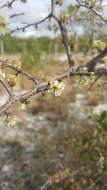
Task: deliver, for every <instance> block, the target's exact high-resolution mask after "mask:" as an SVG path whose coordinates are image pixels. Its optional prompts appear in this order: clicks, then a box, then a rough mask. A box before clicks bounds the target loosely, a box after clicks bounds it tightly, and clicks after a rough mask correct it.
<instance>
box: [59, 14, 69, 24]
mask: <svg viewBox="0 0 107 190" xmlns="http://www.w3.org/2000/svg"><path fill="white" fill-rule="evenodd" d="M59 19H60V21H61V23H62V24H68V19H69V15H68V14H63V15H60V16H59Z"/></svg>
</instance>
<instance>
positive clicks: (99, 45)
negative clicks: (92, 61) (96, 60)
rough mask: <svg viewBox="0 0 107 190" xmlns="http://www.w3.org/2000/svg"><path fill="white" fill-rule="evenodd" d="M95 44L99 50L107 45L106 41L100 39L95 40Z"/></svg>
mask: <svg viewBox="0 0 107 190" xmlns="http://www.w3.org/2000/svg"><path fill="white" fill-rule="evenodd" d="M93 45H94V47H95V48H96V49H97V50H98V51H102V50H103V49H104V48H105V47H106V46H107V44H106V43H105V42H102V41H100V40H95V41H94V42H93Z"/></svg>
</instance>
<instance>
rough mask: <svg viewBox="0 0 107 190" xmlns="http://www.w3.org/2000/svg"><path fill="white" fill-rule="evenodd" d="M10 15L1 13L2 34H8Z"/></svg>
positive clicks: (0, 27) (0, 28)
mask: <svg viewBox="0 0 107 190" xmlns="http://www.w3.org/2000/svg"><path fill="white" fill-rule="evenodd" d="M8 24H9V17H8V16H7V15H3V14H2V15H0V34H6V33H7V32H8V31H9V30H8V27H7V26H8Z"/></svg>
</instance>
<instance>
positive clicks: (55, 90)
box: [49, 80, 65, 96]
mask: <svg viewBox="0 0 107 190" xmlns="http://www.w3.org/2000/svg"><path fill="white" fill-rule="evenodd" d="M64 88H65V84H64V83H63V82H60V81H58V80H53V81H51V82H50V89H49V92H50V93H52V94H54V95H55V96H60V95H61V94H62V91H63V90H64Z"/></svg>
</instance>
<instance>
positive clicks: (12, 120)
mask: <svg viewBox="0 0 107 190" xmlns="http://www.w3.org/2000/svg"><path fill="white" fill-rule="evenodd" d="M5 121H6V123H7V125H8V127H14V126H15V125H16V124H17V122H18V119H17V117H15V116H9V117H8V118H7V119H6V120H5Z"/></svg>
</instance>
